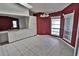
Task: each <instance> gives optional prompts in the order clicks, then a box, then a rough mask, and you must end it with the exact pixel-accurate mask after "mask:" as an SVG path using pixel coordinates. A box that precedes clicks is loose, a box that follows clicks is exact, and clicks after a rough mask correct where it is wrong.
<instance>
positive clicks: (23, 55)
mask: <svg viewBox="0 0 79 59" xmlns="http://www.w3.org/2000/svg"><path fill="white" fill-rule="evenodd" d="M12 45H13V46H14V47H15V48H16V50H17V51H18V52H19V53H21V51H20V50H19V49H18V48H17V47H16V46H15V45H14V44H12ZM21 56H24V55H23V53H21Z"/></svg>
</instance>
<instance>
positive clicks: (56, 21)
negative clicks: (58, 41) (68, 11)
mask: <svg viewBox="0 0 79 59" xmlns="http://www.w3.org/2000/svg"><path fill="white" fill-rule="evenodd" d="M59 32H60V18H51V34H52V35H56V36H59Z"/></svg>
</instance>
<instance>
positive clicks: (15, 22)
mask: <svg viewBox="0 0 79 59" xmlns="http://www.w3.org/2000/svg"><path fill="white" fill-rule="evenodd" d="M12 23H13V28H17V27H18V26H17V21H15V20H13V21H12Z"/></svg>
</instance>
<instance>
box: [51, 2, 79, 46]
mask: <svg viewBox="0 0 79 59" xmlns="http://www.w3.org/2000/svg"><path fill="white" fill-rule="evenodd" d="M73 11H75V14H74V19H73V21H74V23H73V30H72V41H71V43H69V42H68V43H69V44H71V45H72V46H73V47H75V42H76V34H77V25H78V16H79V4H78V3H72V4H70V5H69V6H67V7H66V8H65V9H64V10H62V11H60V12H55V13H51V14H50V16H57V15H60V16H61V24H60V38H62V39H63V32H64V16H63V14H68V13H72V12H73ZM66 42H67V41H66Z"/></svg>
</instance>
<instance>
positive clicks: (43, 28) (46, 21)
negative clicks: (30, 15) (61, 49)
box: [36, 13, 51, 35]
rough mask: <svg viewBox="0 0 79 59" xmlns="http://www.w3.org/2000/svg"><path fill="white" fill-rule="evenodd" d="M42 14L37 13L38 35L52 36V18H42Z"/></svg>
mask: <svg viewBox="0 0 79 59" xmlns="http://www.w3.org/2000/svg"><path fill="white" fill-rule="evenodd" d="M41 14H42V13H37V14H36V18H37V34H39V35H50V34H51V26H50V25H51V19H50V17H40V15H41Z"/></svg>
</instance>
